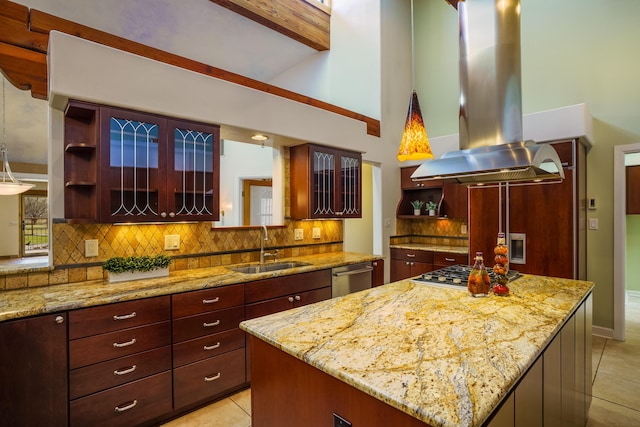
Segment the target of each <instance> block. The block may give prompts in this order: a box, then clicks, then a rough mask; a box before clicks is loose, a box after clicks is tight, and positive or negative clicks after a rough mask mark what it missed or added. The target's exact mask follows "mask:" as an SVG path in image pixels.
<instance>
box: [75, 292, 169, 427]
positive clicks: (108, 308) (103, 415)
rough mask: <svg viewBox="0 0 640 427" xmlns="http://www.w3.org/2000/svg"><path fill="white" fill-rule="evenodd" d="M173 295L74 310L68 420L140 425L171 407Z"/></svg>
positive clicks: (85, 422) (81, 423)
mask: <svg viewBox="0 0 640 427" xmlns="http://www.w3.org/2000/svg"><path fill="white" fill-rule="evenodd" d="M170 307H171V304H170V297H169V296H162V297H155V298H149V299H141V300H136V301H127V302H121V303H115V304H108V305H103V306H96V307H90V308H84V309H79V310H74V311H70V312H69V344H68V345H69V391H70V395H69V399H70V401H69V411H70V412H69V420H70V421H69V425H71V426H84V425H101V426H102V425H104V426H110V425H114V426H115V425H136V424H140V423H144V422H146V421H150V420H152V419H155V418H157V417H158V416H161V415H163V414H165V413H168V412H170V411H171V409H172V401H171V395H172V385H171V309H170Z"/></svg>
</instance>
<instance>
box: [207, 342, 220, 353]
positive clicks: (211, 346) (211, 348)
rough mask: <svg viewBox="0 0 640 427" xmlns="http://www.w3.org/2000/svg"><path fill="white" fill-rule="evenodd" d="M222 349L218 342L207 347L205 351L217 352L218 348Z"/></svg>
mask: <svg viewBox="0 0 640 427" xmlns="http://www.w3.org/2000/svg"><path fill="white" fill-rule="evenodd" d="M218 347H220V343H219V342H217V343H215V344H214V345H205V346H204V349H205V351H209V350H215V349H216V348H218Z"/></svg>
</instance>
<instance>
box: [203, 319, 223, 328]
mask: <svg viewBox="0 0 640 427" xmlns="http://www.w3.org/2000/svg"><path fill="white" fill-rule="evenodd" d="M219 324H220V321H219V320H216V321H215V322H211V323H207V322H204V323H203V324H202V326H204V327H205V328H211V327H213V326H218V325H219Z"/></svg>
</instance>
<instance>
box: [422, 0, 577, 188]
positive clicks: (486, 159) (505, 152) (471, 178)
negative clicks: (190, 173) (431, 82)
mask: <svg viewBox="0 0 640 427" xmlns="http://www.w3.org/2000/svg"><path fill="white" fill-rule="evenodd" d="M458 19H459V26H460V115H459V120H460V124H459V126H460V151H451V152H448V153H446V154H444V155H443V156H442V157H441V158H440V159H437V160H431V161H427V162H425V163H423V164H422V165H421V166H420V167H419V168H418V169H417V170H416V171H415V172H414V173H413V175H412V176H411V178H412V179H414V180H433V179H442V178H455V179H456V180H457V181H458V182H460V183H496V182H517V181H543V180H550V179H554V180H561V179H563V178H564V172H563V171H562V165H561V163H560V159H559V157H558V154H557V153H556V151H555V149H554V148H553V147H552V146H551V145H545V144H536V143H535V142H534V141H526V142H525V141H523V137H522V94H521V77H520V1H519V0H460V1H459V2H458Z"/></svg>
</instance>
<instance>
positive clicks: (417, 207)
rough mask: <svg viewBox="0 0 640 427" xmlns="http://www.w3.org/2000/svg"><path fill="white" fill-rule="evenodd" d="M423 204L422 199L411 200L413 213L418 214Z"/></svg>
mask: <svg viewBox="0 0 640 427" xmlns="http://www.w3.org/2000/svg"><path fill="white" fill-rule="evenodd" d="M423 205H424V202H423V201H422V200H414V201H412V202H411V206H413V214H414V215H420V210H421V209H422V206H423Z"/></svg>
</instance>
